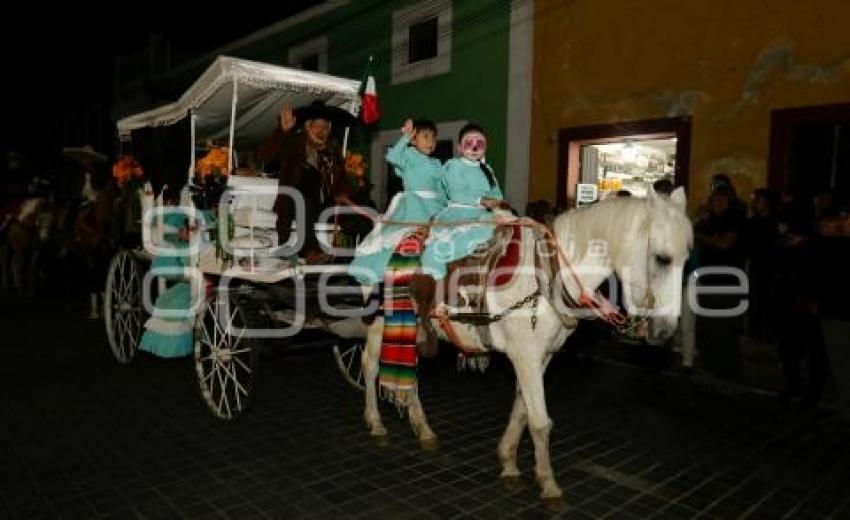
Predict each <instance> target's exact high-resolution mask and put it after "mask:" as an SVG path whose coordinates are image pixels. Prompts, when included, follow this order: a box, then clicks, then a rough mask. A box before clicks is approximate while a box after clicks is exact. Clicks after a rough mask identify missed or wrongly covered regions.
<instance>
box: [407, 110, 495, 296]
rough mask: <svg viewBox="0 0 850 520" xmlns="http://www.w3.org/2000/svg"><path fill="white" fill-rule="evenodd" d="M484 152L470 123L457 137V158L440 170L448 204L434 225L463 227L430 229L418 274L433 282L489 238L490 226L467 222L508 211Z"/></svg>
mask: <svg viewBox="0 0 850 520" xmlns="http://www.w3.org/2000/svg"><path fill="white" fill-rule="evenodd" d="M486 149H487V138H486V136H485V135H484V130H483V129H482V128H481V127H480V126H478V125H476V124H474V123H470V124H468V125H466V126H464V127H463V128H462V129H461V131H460V134H459V135H458V151H459V152H460V154H461V156H460V157H456V158H454V159H451V160H449V161H447V162H446V164H445V165H444V166H443V171H442V180H443V187H444V188H445V190H446V195H447V196H448V199H449V203H448V206H447V207H446V208H445V209H443V210H442V211H441V212H440V213H438V214H437V216H436V218H435V223H440V224H450V223H453V222H464V223H463V224H459V225H457V226H435V227H433V228H432V229H431V238H430V239H429V240H428V242H426V247H425V251H424V252H423V253H422V272H423V273H424V274H427V275H430V276H432V277H433V278H434V279H435V280H439V279H441V278H443V277H445V275H446V264H447V263H449V262H452V261H454V260H457V259H459V258H463V257H465V256H468V255H470V254H472V253H473V252H474V251H475V250H476V248H478V246H480V245H481V244H484V243H486V242H488V241H489V240H490V239H492V238H493V231H494V229H495V226H494V225H493V224H491V223H481V224H476V223H468V222H470V221H482V222H491V221H492V220H493V213H492V210H495V209H506V208H507V207H508V206H507V203H506V202H505V201H504V197H503V196H502V190H501V189H499V183H498V181H497V180H496V176H495V175H494V174H493V168H491V167H490V165H489V164H487V162H486V160H485V158H484V153H485V151H486Z"/></svg>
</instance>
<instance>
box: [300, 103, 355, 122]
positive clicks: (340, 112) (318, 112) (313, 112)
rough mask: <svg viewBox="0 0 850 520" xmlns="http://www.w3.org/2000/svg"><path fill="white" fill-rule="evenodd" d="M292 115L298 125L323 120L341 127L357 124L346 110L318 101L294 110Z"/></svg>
mask: <svg viewBox="0 0 850 520" xmlns="http://www.w3.org/2000/svg"><path fill="white" fill-rule="evenodd" d="M293 114H294V115H295V120H296V121H297V122H298V124H302V123H306V122H307V121H309V120H311V119H324V120H325V121H330V122H331V123H332V124H334V125H341V126H352V125H354V123H356V122H357V118H355V117H354V116H353V115H351V112H349V111H348V110H344V109H342V108H339V107H335V106H330V105H327V104H325V102H324V101H321V100H318V99H317V100H315V101H313V102H312V103H310V104H309V105H306V106H303V107H299V108H296V109H295V110H293Z"/></svg>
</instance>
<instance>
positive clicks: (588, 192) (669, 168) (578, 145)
mask: <svg viewBox="0 0 850 520" xmlns="http://www.w3.org/2000/svg"><path fill="white" fill-rule="evenodd" d="M690 140H691V121H690V118H689V117H680V118H667V119H652V120H645V121H634V122H628V123H618V124H611V125H594V126H585V127H574V128H564V129H561V131H560V132H559V139H558V146H559V149H558V176H557V204H558V206H559V207H566V206H574V205H576V202H578V203H579V205H581V204H582V203H585V204H586V203H592V202H595V201H596V200H601V199H604V198H606V197H612V196H617V195H618V194H620V195H623V194H628V195H630V196H635V197H644V196H646V193H647V189H648V187H649V186H650V185H652V183H654V182H655V181H657V180H659V179H669V180H670V181H671V182H673V184H675V185H677V186H687V179H688V162H689V156H690ZM587 188H590V189H587Z"/></svg>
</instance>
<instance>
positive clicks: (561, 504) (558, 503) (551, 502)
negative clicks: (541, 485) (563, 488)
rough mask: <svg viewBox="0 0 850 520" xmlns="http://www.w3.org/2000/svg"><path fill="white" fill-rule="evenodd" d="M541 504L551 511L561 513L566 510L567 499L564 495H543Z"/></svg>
mask: <svg viewBox="0 0 850 520" xmlns="http://www.w3.org/2000/svg"><path fill="white" fill-rule="evenodd" d="M543 504H544V505H545V506H546V509H548V510H549V511H552V512H553V513H563V512H564V511H566V510H567V501H566V500H564V497H543Z"/></svg>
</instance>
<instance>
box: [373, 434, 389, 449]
mask: <svg viewBox="0 0 850 520" xmlns="http://www.w3.org/2000/svg"><path fill="white" fill-rule="evenodd" d="M372 442H374V443H375V446H377V447H379V448H387V447H389V445H390V436H389V435H387V434H386V433H384V434H382V435H372Z"/></svg>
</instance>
